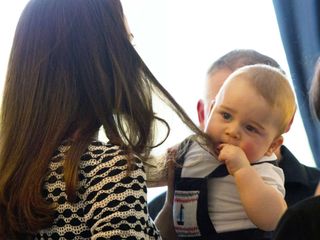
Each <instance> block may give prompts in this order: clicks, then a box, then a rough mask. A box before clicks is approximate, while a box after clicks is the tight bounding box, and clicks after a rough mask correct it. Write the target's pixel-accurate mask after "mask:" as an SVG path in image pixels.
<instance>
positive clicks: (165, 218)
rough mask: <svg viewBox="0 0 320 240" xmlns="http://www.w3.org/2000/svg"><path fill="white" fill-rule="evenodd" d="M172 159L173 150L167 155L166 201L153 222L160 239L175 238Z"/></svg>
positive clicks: (173, 157) (173, 156)
mask: <svg viewBox="0 0 320 240" xmlns="http://www.w3.org/2000/svg"><path fill="white" fill-rule="evenodd" d="M174 161H175V152H172V151H171V152H170V150H169V154H168V157H167V165H168V168H167V169H168V171H167V172H168V190H167V195H166V201H165V203H164V206H163V207H162V209H161V211H160V212H159V214H158V215H157V217H156V219H155V224H156V226H157V228H158V229H159V231H160V235H161V237H162V239H164V240H166V239H169V240H174V239H176V232H175V230H174V223H173V198H174V186H173V185H174Z"/></svg>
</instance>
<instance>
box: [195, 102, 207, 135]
mask: <svg viewBox="0 0 320 240" xmlns="http://www.w3.org/2000/svg"><path fill="white" fill-rule="evenodd" d="M197 112H198V120H199V127H200V129H202V130H203V129H204V127H205V111H204V102H203V100H201V99H200V100H199V101H198V103H197Z"/></svg>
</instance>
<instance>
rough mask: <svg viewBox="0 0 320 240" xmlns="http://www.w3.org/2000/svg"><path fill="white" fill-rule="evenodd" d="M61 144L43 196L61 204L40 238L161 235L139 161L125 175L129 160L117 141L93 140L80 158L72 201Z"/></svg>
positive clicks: (158, 236) (135, 237)
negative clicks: (114, 143)
mask: <svg viewBox="0 0 320 240" xmlns="http://www.w3.org/2000/svg"><path fill="white" fill-rule="evenodd" d="M68 148H69V147H68V146H66V145H61V146H60V147H59V148H58V150H57V151H56V153H55V154H54V157H53V158H52V161H51V163H50V166H49V174H48V176H47V178H46V181H45V186H44V193H43V194H44V197H45V198H46V199H47V200H48V201H49V202H52V203H57V206H58V207H57V209H56V214H55V220H54V224H53V226H52V227H50V228H48V229H44V230H41V231H39V232H38V234H37V235H36V239H161V237H160V235H159V233H158V231H157V229H156V227H155V225H154V223H153V222H152V220H151V219H150V217H149V215H148V209H147V201H146V199H147V187H146V181H145V179H146V175H145V172H144V168H143V163H142V162H141V161H140V160H136V162H135V164H134V167H133V169H132V171H131V174H130V175H129V176H128V175H127V160H126V157H127V156H126V154H125V152H124V151H122V150H121V149H119V147H118V146H115V145H112V144H104V143H102V142H98V141H95V142H93V143H91V145H90V146H89V147H88V149H87V151H86V153H85V154H83V155H82V157H81V163H80V171H79V179H80V187H79V191H78V193H77V198H78V199H77V201H76V203H73V204H71V203H70V202H68V201H67V200H66V199H67V195H66V192H65V182H64V180H63V159H64V156H65V153H66V151H67V150H68Z"/></svg>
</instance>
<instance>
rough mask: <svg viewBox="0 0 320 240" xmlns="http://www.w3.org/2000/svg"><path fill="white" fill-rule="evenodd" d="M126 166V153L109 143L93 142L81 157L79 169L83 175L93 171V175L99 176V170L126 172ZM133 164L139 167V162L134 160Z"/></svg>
mask: <svg viewBox="0 0 320 240" xmlns="http://www.w3.org/2000/svg"><path fill="white" fill-rule="evenodd" d="M127 164H128V153H127V152H126V151H125V150H123V149H122V148H121V147H120V146H118V145H115V144H112V143H110V142H108V143H105V142H102V141H93V142H91V143H90V144H89V146H88V147H87V149H86V151H85V153H84V154H82V156H81V162H80V169H82V170H84V172H85V173H89V172H91V171H94V172H95V175H97V174H98V175H99V173H100V172H99V171H100V170H101V169H104V171H106V170H108V169H109V170H110V169H118V170H119V171H120V170H125V171H126V170H127ZM135 164H137V165H138V166H139V165H140V164H141V162H140V161H139V160H138V159H135ZM97 171H98V172H97Z"/></svg>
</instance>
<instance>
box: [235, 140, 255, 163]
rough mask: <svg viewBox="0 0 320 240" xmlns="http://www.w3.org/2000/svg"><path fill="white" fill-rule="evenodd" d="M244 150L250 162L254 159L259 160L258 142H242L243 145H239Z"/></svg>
mask: <svg viewBox="0 0 320 240" xmlns="http://www.w3.org/2000/svg"><path fill="white" fill-rule="evenodd" d="M239 147H240V148H241V149H242V150H243V151H244V153H245V154H246V156H247V158H248V160H249V162H251V163H252V162H254V161H257V160H258V159H257V154H258V152H257V151H256V149H257V146H256V144H254V143H248V142H246V143H242V144H241V146H239Z"/></svg>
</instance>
